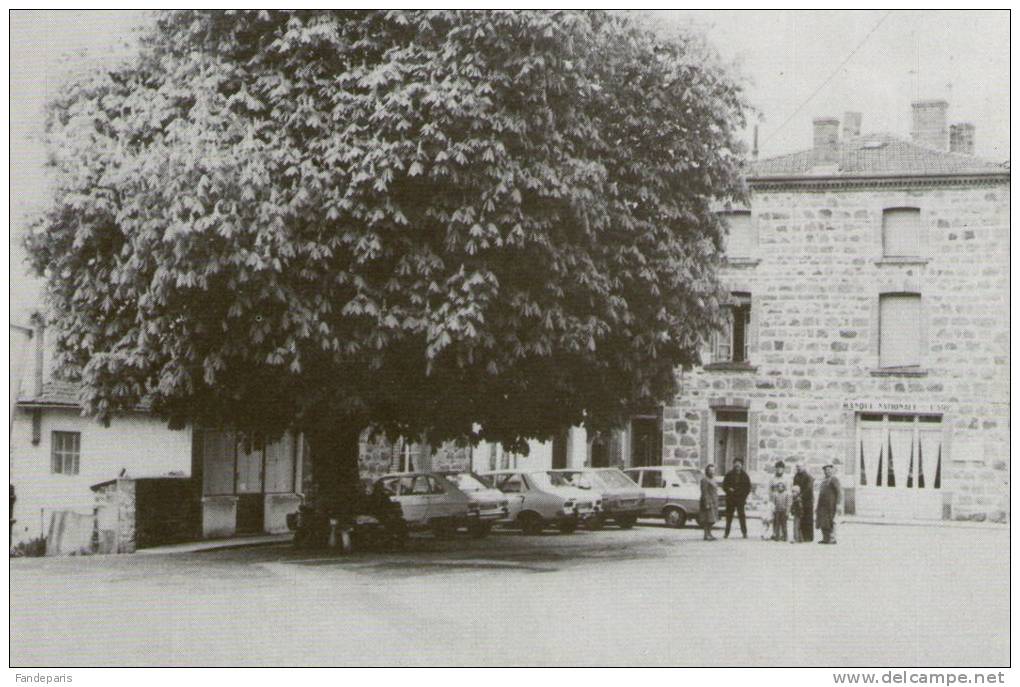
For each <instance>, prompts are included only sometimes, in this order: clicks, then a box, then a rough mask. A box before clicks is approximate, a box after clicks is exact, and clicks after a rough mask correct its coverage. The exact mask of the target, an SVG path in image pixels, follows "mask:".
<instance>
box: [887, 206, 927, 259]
mask: <svg viewBox="0 0 1020 687" xmlns="http://www.w3.org/2000/svg"><path fill="white" fill-rule="evenodd" d="M882 255H883V256H885V257H887V258H912V257H918V256H920V255H921V211H920V210H919V209H918V208H889V209H887V210H884V211H883V212H882Z"/></svg>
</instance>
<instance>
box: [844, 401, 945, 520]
mask: <svg viewBox="0 0 1020 687" xmlns="http://www.w3.org/2000/svg"><path fill="white" fill-rule="evenodd" d="M843 409H844V410H845V411H849V412H852V413H853V420H852V424H853V427H852V430H851V431H852V443H851V449H850V451H849V452H848V454H847V464H846V465H845V470H844V472H845V473H846V474H847V477H848V478H849V479H848V485H847V486H851V485H852V486H853V487H854V490H853V504H852V509H853V510H854V512H855V513H856V514H857V515H860V516H865V517H879V518H889V519H910V520H940V519H942V518H944V517H947V516H948V513H946V512H945V509H946V505H947V504H948V503H949V501H948V498H947V494H946V492H945V491H944V490H943V484H944V481H945V479H946V468H947V463H948V444H949V442H948V438H949V437H948V425H947V423H946V422H945V416H946V413H947V412H948V410H949V406H948V405H947V404H943V403H913V402H902V401H878V400H849V401H845V402H844V404H843Z"/></svg>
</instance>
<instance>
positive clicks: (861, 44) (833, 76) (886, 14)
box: [762, 10, 893, 147]
mask: <svg viewBox="0 0 1020 687" xmlns="http://www.w3.org/2000/svg"><path fill="white" fill-rule="evenodd" d="M892 13H893V11H892V10H889V11H888V12H886V13H885V14H883V15H882V18H881V19H879V20H878V23H876V24H875V25H874V26H873V27H872V28H871V31H868V33H866V34H865V35H864V38H862V39H861V42H860V43H858V44H857V47H856V48H854V49H853V50H851V51H850V54H849V55H847V56H846V58H845V59H844V60H843V61H842V62H840V63H839V66H838V67H836V68H835V69H834V70H832V73H831V74H829V76H828V77H826V79H825V81H823V82H822V83H821V85H819V86H818V88H816V89H815V90H814V91H813V92H812V93H811V95H809V96H808V97H807V98H806V99H805V100H804V102H802V103H801V104H800V105H798V106H797V109H796V110H794V111H793V114H791V115H790V116H789V117H787V118H786V119H785V120H783V123H782V124H780V125H779V126H778V127H777V128H776V129H775V130H774V131H773V132H772V133H771V134H769V136H768V138H766V139H765V140H764V141H762V147H764V146H765V145H766V144H768V142H769V141H771V140H772V139H773V138H775V136H776V134H778V133H779V132H780V131H782V130H783V127H785V126H786V125H787V124H789V123H790V122H791V121H792V120H793V118H794V117H796V116H797V115H798V114H800V111H801V110H803V109H804V108H805V107H807V104H808V103H809V102H811V100H812V99H814V97H815V96H816V95H818V94H819V93H821V91H822V89H823V88H825V87H826V86H828V85H829V82H830V81H832V80H833V79H834V78H836V74H839V72H840V70H842V69H843V67H845V66H846V64H847V62H849V61H850V60H851V59H853V56H854V55H856V54H857V52H858V51H859V50H860V49H861V48H863V47H864V44H865V43H867V42H868V39H869V38H871V34H873V33H875V32H876V31H878V27H880V26H881V25H882V22H884V21H885V20H886V19H888V18H889V15H890V14H892Z"/></svg>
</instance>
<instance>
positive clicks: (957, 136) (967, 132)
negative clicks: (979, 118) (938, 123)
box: [949, 122, 974, 155]
mask: <svg viewBox="0 0 1020 687" xmlns="http://www.w3.org/2000/svg"><path fill="white" fill-rule="evenodd" d="M949 152H951V153H961V154H963V155H973V154H974V125H973V124H971V123H970V122H962V123H960V124H953V125H952V126H950V127H949Z"/></svg>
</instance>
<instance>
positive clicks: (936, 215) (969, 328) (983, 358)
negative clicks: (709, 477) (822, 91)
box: [661, 101, 1009, 521]
mask: <svg viewBox="0 0 1020 687" xmlns="http://www.w3.org/2000/svg"><path fill="white" fill-rule="evenodd" d="M945 111H946V103H944V102H942V101H935V102H932V101H927V102H924V103H915V106H914V114H915V125H916V126H915V129H916V130H915V132H914V139H915V141H917V142H908V141H904V140H900V139H899V138H897V137H895V136H891V135H888V134H873V135H863V136H862V135H860V133H859V126H860V115H854V114H852V113H851V114H849V115H848V116H847V117H846V120H847V121H848V122H850V123H851V127H853V126H856V131H853V130H852V129H851V131H850V132H849V133H848V132H847V131H846V130H844V135H843V137H842V139H841V138H840V137H839V136H838V135H834V133H838V120H835V119H830V118H825V119H819V120H816V122H815V129H816V130H815V135H814V137H813V139H814V142H815V145H814V147H813V148H812V149H811V150H807V151H803V152H801V153H795V154H793V155H787V156H783V157H779V158H773V159H769V160H762V161H758V162H755V163H754V164H753V165H752V166H751V169H750V170H749V175H748V179H747V181H748V185H749V188H750V202H749V206H748V207H745V208H729V209H728V210H727V211H726V212H725V215H726V220H727V221H728V223H729V224H730V228H731V233H730V237H729V243H728V245H727V259H726V261H725V263H724V264H723V265H722V266H721V278H722V281H723V283H724V284H725V286H726V287H727V288H728V290H729V291H730V293H731V294H732V300H731V306H730V308H729V317H730V324H729V328H728V331H725V332H722V333H720V334H718V335H716V336H715V337H713V340H712V341H711V342H709V345H708V346H706V350H705V352H704V356H703V362H704V363H705V364H704V365H703V366H702V367H699V368H697V369H693V370H686V371H684V372H682V373H681V386H682V388H681V391H680V393H679V395H678V396H677V398H676V399H675V401H674V402H673V403H672V404H670V405H668V406H666V407H664V408H663V409H662V419H661V422H662V430H663V447H662V450H663V456H662V457H663V462H666V463H677V464H683V465H688V466H692V467H693V466H696V467H702V466H704V465H705V464H706V463H709V462H712V463H714V464H716V465H717V470H725V469H728V468H729V466H730V465H731V464H732V461H733V460H734V459H735V458H737V457H740V458H744V459H745V461H746V462H747V464H748V467H749V469H750V471H751V472H752V474H753V475H762V473H764V472H765V471H766V470H768V469H770V468H771V466H772V465H773V464H774V463H775V462H776V461H779V460H783V461H785V462H786V463H790V462H800V461H803V462H804V463H806V464H807V465H808V466H809V469H810V470H811V471H812V472H813V473H815V474H816V475H820V472H821V470H820V468H821V466H822V465H824V464H826V463H834V464H836V466H837V468H838V470H839V473H840V478H841V481H842V483H843V485H844V488H845V491H846V494H845V496H846V509H847V511H848V512H856V513H858V514H862V515H869V516H884V517H890V518H896V517H903V518H921V519H926V518H932V519H936V518H953V519H979V520H982V519H991V520H998V521H1004V520H1006V519H1007V518H1008V512H1009V386H1008V384H1009V316H1008V313H1009V173H1008V169H1007V168H1005V167H1002V166H999V165H994V164H989V163H986V162H983V161H980V160H977V159H975V158H973V157H972V156H970V155H969V154H968V153H970V152H971V150H972V146H973V127H972V126H971V125H964V126H963V127H962V128H961V127H957V126H954V127H953V131H954V132H955V131H962V130H965V131H966V132H967V134H968V135H967V136H964V137H962V142H961V140H960V139H961V137H959V136H958V137H956V140H955V141H954V146H956V145H964V146H968V148H967V149H965V150H958V149H951V148H950V136H949V132H950V128H949V127H947V126H946V122H945Z"/></svg>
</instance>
